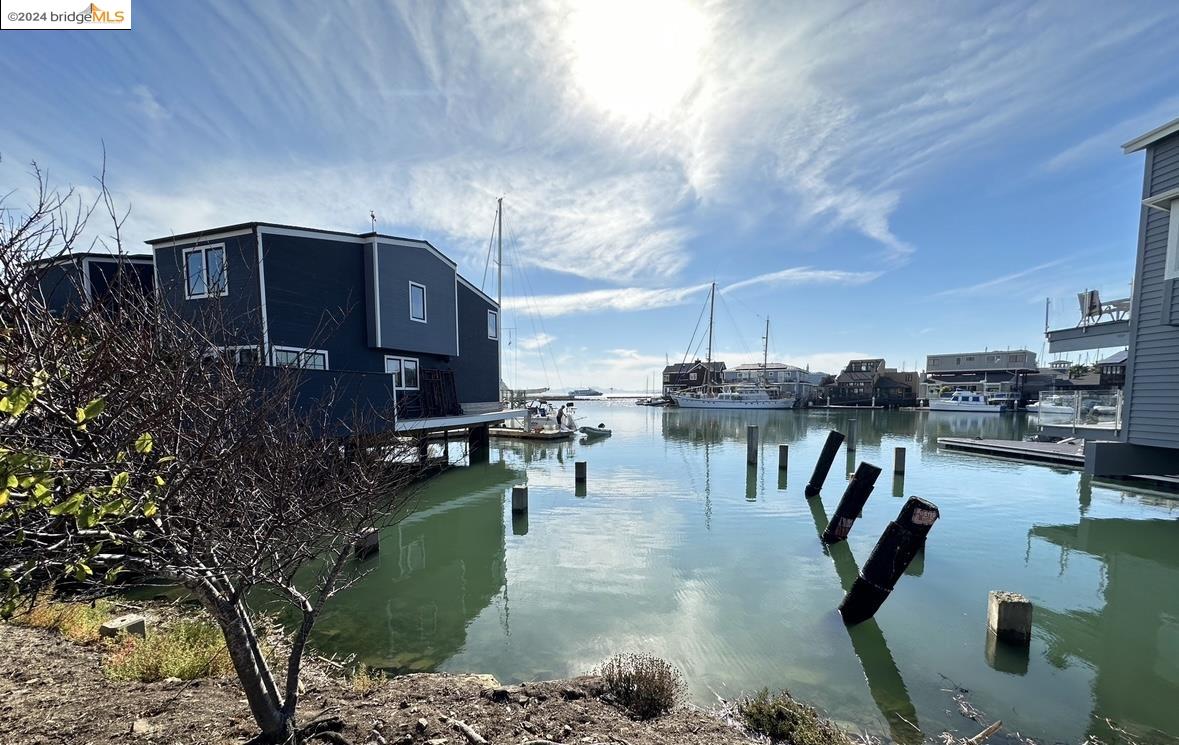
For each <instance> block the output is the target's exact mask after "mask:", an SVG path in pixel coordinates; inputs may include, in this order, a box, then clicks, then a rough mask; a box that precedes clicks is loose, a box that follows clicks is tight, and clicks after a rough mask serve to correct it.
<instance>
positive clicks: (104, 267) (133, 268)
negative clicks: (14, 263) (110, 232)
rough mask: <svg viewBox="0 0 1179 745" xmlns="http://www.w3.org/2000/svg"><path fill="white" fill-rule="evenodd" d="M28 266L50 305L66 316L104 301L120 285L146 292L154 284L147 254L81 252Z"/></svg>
mask: <svg viewBox="0 0 1179 745" xmlns="http://www.w3.org/2000/svg"><path fill="white" fill-rule="evenodd" d="M26 267H27V268H28V272H29V275H28V276H29V279H30V280H31V281H33V282H36V283H37V284H38V285H39V289H40V291H41V296H42V298H44V300H45V304H46V306H48V307H49V308H50V309H51V310H53V311H55V312H57V313H60V314H62V315H65V316H69V315H70V314H71V313H75V312H78V311H80V310H82V309H84V308H87V307H89V306H90V305H91V304H93V303H96V302H98V303H101V302H104V301H105V300H106V299H107V298H108V297H110V296H111V293H112V292H113V291H114V288H115V287H116V286H117V285H124V287H125V289H129V290H130V291H132V292H137V293H143V294H144V295H147V294H150V293H151V292H152V288H153V287H154V277H153V270H152V258H151V256H149V255H146V254H134V255H128V254H111V253H100V252H97V251H90V252H79V253H70V254H61V255H59V256H49V257H45V258H43V259H38V260H36V261H31V262H29V263H28V264H26ZM75 318H76V316H75Z"/></svg>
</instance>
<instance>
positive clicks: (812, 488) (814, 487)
mask: <svg viewBox="0 0 1179 745" xmlns="http://www.w3.org/2000/svg"><path fill="white" fill-rule="evenodd" d="M842 444H843V433H842V432H837V431H835V430H831V431H830V432H828V433H827V442H825V443H823V452H821V453H819V460H818V461H816V462H815V471H814V473H812V474H811V480H810V481H809V482H807V485H806V489H805V490H804V493H805V494H806V496H807V498H808V499H809V498H810V497H813V496H815V495H816V494H818V493H819V492H821V491H822V490H823V482H824V481H826V480H827V474H828V473H829V472H830V471H831V464H832V463H833V462H834V461H835V454H836V453H837V452H839V446H840V445H842Z"/></svg>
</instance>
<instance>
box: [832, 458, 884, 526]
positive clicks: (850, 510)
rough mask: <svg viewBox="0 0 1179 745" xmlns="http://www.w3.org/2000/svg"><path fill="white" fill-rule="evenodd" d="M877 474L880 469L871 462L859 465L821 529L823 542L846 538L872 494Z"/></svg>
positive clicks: (878, 474)
mask: <svg viewBox="0 0 1179 745" xmlns="http://www.w3.org/2000/svg"><path fill="white" fill-rule="evenodd" d="M879 476H880V469H879V468H877V467H876V466H874V465H872V464H871V463H861V464H860V465H859V467H858V468H857V469H856V475H855V476H853V477H852V480H851V481H849V482H848V484H847V489H845V490H844V492H843V498H841V499H840V500H839V506H837V507H836V508H835V514H834V515H832V516H831V521H830V522H829V523H827V528H826V529H825V530H824V531H823V543H826V544H828V545H830V544H832V543H839V542H840V541H842V540H844V539H845V538H847V536H848V533H850V532H851V529H852V526H853V525H855V522H856V518H858V517H859V516H860V512H861V511H862V510H863V509H864V505H865V504H867V502H868V497H869V496H871V495H872V489H873V487H875V486H876V479H877V478H878V477H879Z"/></svg>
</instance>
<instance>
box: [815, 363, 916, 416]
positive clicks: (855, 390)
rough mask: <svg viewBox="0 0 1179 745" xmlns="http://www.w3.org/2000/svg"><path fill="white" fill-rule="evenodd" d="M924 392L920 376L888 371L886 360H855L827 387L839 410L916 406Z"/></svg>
mask: <svg viewBox="0 0 1179 745" xmlns="http://www.w3.org/2000/svg"><path fill="white" fill-rule="evenodd" d="M920 392H921V376H920V374H918V373H917V372H904V371H899V370H896V369H895V368H891V367H887V366H886V365H885V362H884V360H883V359H882V358H873V359H863V360H851V361H849V362H848V363H847V367H845V368H843V371H842V372H840V373H839V375H838V376H836V378H835V379H834V380H833V381H832V382H830V383H828V384H826V385H825V386H824V387H823V395H824V397H825V399H826V401H827V403H828V404H830V405H835V406H886V407H897V406H915V405H916V404H917V397H918V395H919V394H920Z"/></svg>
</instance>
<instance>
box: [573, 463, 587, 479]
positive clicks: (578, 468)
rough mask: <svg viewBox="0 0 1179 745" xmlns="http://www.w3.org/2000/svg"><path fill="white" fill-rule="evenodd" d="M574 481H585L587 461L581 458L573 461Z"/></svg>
mask: <svg viewBox="0 0 1179 745" xmlns="http://www.w3.org/2000/svg"><path fill="white" fill-rule="evenodd" d="M573 482H574V483H575V484H584V483H585V461H584V460H579V461H574V463H573Z"/></svg>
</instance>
